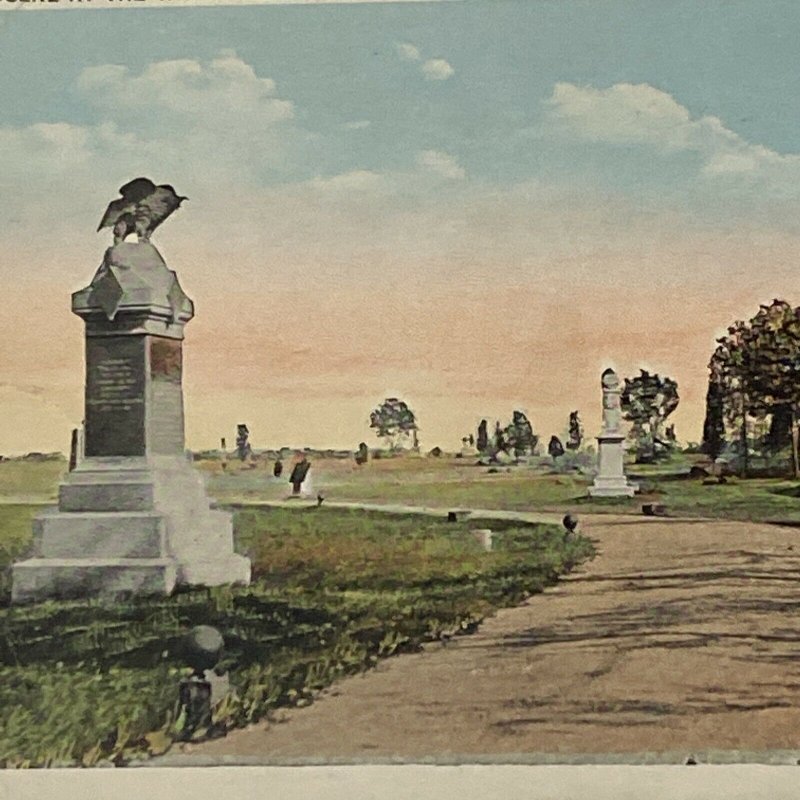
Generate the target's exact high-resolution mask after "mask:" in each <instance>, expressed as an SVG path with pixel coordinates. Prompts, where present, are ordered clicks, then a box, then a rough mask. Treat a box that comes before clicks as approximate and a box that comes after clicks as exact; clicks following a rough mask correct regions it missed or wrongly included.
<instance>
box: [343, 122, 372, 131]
mask: <svg viewBox="0 0 800 800" xmlns="http://www.w3.org/2000/svg"><path fill="white" fill-rule="evenodd" d="M370 125H372V123H371V122H370V121H369V120H368V119H356V120H353V121H352V122H345V123H344V125H342V127H343V128H344V129H345V130H348V131H361V130H364V128H369V126H370Z"/></svg>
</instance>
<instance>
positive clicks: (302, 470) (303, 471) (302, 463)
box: [289, 454, 311, 497]
mask: <svg viewBox="0 0 800 800" xmlns="http://www.w3.org/2000/svg"><path fill="white" fill-rule="evenodd" d="M310 468H311V464H310V463H309V461H308V458H306V456H305V454H303V457H302V458H301V459H300V460H299V461H298V462H297V463H296V464H295V465H294V468H293V469H292V474H291V475H290V476H289V483H291V484H292V495H293V496H295V497H296V496H297V495H299V494H300V489H301V488H302V487H303V481H304V480H305V479H306V476H307V475H308V470H309V469H310Z"/></svg>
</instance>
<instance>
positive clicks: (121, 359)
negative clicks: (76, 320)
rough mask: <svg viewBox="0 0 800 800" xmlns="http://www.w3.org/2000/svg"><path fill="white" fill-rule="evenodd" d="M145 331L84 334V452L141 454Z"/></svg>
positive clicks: (89, 454)
mask: <svg viewBox="0 0 800 800" xmlns="http://www.w3.org/2000/svg"><path fill="white" fill-rule="evenodd" d="M144 342H145V337H144V336H103V337H97V338H95V337H87V339H86V456H87V457H88V458H91V457H93V456H143V455H144V454H145V430H144V417H145V415H144V406H145V397H144V393H145V385H144V378H145V367H144V364H145V349H144Z"/></svg>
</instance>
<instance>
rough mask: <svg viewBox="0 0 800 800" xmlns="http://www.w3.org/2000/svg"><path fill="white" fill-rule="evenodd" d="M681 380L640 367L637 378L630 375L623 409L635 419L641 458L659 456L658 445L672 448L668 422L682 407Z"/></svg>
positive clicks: (633, 433) (633, 428)
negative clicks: (666, 433) (665, 430)
mask: <svg viewBox="0 0 800 800" xmlns="http://www.w3.org/2000/svg"><path fill="white" fill-rule="evenodd" d="M679 400H680V398H679V396H678V384H677V383H676V382H675V381H674V380H673V379H672V378H667V377H663V378H662V377H661V376H660V375H658V374H655V373H654V374H651V373H650V372H648V371H647V370H643V369H642V370H639V374H638V375H637V376H636V377H635V378H626V379H625V386H624V388H623V390H622V396H621V402H622V413H623V416H624V417H625V419H626V420H627V421H628V422H630V423H631V436H632V437H633V438H634V439H635V441H636V449H637V460H639V461H649V460H652V459H653V458H655V456H656V452H657V448H659V447H660V448H661V449H662V451H663V450H666V449H669V448H670V444H669V442H667V441H666V440H665V438H664V435H663V426H664V422H665V420H666V419H667V417H669V415H670V414H671V413H672V412H673V411H674V410H675V409H676V408H677V407H678V402H679Z"/></svg>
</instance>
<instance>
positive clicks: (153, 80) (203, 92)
mask: <svg viewBox="0 0 800 800" xmlns="http://www.w3.org/2000/svg"><path fill="white" fill-rule="evenodd" d="M78 88H79V89H80V91H81V92H82V93H83V94H84V96H85V97H86V98H87V99H88V100H89V102H91V103H92V104H94V105H97V106H99V107H101V108H103V109H107V110H110V111H116V112H125V111H137V112H138V111H141V110H143V109H150V110H151V111H159V110H160V111H165V112H170V113H173V114H179V115H181V116H185V117H193V118H196V117H203V118H205V119H216V120H220V121H225V120H226V118H229V115H237V117H238V116H240V115H243V114H244V115H246V117H247V118H248V119H249V120H250V121H256V120H257V121H258V123H259V124H272V123H274V122H279V121H281V120H288V119H292V117H293V116H294V106H293V104H292V103H291V102H290V101H288V100H283V99H280V98H278V97H276V96H275V91H276V87H275V81H273V80H272V79H271V78H261V77H259V76H258V75H256V73H255V70H254V69H253V68H252V67H251V66H250V65H249V64H247V63H245V62H244V61H242V60H241V59H240V58H239V57H238V56H236V54H235V53H232V52H231V51H223V52H222V53H221V54H220V55H219V56H218V57H217V58H215V59H213V60H212V61H210V62H208V63H205V64H203V63H200V62H198V61H194V60H191V59H180V60H175V61H157V62H154V63H152V64H149V65H148V66H146V67H145V68H144V70H142V72H141V73H140V74H139V75H133V74H131V72H130V70H129V69H128V68H127V67H123V66H119V65H116V64H105V65H101V66H97V67H88V68H87V69H85V70H83V72H82V73H81V75H80V77H79V78H78Z"/></svg>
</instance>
